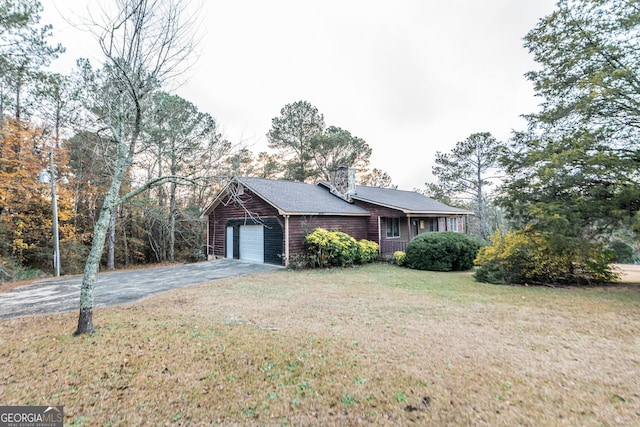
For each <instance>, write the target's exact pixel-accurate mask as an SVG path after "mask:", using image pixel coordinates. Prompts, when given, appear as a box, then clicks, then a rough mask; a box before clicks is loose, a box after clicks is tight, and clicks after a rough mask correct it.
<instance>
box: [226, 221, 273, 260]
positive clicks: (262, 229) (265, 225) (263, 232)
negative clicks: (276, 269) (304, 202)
mask: <svg viewBox="0 0 640 427" xmlns="http://www.w3.org/2000/svg"><path fill="white" fill-rule="evenodd" d="M225 245H226V248H225V254H226V257H227V258H236V259H241V260H245V261H253V262H263V263H267V264H277V265H280V264H282V258H281V254H282V226H281V225H280V223H279V222H278V220H277V219H275V218H266V219H265V220H263V222H262V224H247V223H246V221H245V220H230V221H228V223H227V227H226V238H225Z"/></svg>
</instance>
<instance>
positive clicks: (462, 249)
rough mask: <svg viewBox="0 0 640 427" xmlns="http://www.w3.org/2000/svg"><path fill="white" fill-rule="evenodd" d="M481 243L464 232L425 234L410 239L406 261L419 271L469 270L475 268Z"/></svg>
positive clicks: (410, 266) (408, 265)
mask: <svg viewBox="0 0 640 427" xmlns="http://www.w3.org/2000/svg"><path fill="white" fill-rule="evenodd" d="M480 246H481V242H480V240H478V239H476V238H475V237H471V236H468V235H466V234H462V233H455V232H453V231H443V232H436V233H424V234H420V235H418V236H416V237H415V238H414V239H413V240H411V241H410V242H409V244H408V245H407V251H406V255H405V260H404V262H405V265H406V266H407V267H409V268H415V269H417V270H431V271H465V270H469V269H471V268H472V267H473V260H474V259H475V258H476V255H477V254H478V249H480Z"/></svg>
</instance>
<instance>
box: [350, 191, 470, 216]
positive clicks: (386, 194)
mask: <svg viewBox="0 0 640 427" xmlns="http://www.w3.org/2000/svg"><path fill="white" fill-rule="evenodd" d="M351 198H352V199H354V200H361V201H363V202H370V203H374V204H376V205H381V206H387V207H390V208H394V209H398V210H401V211H403V212H405V213H413V214H418V213H424V214H429V213H447V214H470V213H471V212H469V211H467V210H465V209H460V208H454V207H452V206H447V205H445V204H444V203H440V202H438V201H437V200H433V199H432V198H430V197H427V196H424V195H422V194H420V193H418V192H415V191H405V190H395V189H392V188H380V187H367V186H363V185H356V194H353V195H352V196H351Z"/></svg>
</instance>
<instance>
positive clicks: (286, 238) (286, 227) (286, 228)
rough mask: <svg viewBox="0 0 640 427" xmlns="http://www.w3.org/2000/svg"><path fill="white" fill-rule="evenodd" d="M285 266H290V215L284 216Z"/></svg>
mask: <svg viewBox="0 0 640 427" xmlns="http://www.w3.org/2000/svg"><path fill="white" fill-rule="evenodd" d="M284 266H285V267H288V266H289V215H285V216H284Z"/></svg>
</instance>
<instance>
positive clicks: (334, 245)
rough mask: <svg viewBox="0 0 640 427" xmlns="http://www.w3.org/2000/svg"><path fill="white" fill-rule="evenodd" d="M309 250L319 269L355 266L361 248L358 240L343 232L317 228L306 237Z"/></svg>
mask: <svg viewBox="0 0 640 427" xmlns="http://www.w3.org/2000/svg"><path fill="white" fill-rule="evenodd" d="M305 240H306V242H307V250H308V252H309V256H310V258H311V260H312V262H313V264H314V265H316V266H318V267H329V266H339V267H344V266H346V265H350V264H353V263H354V262H356V261H357V260H358V256H359V252H360V246H359V245H358V242H356V239H354V238H353V237H351V236H349V235H348V234H346V233H343V232H341V231H327V230H325V229H324V228H316V229H315V230H313V231H312V232H311V233H309V234H307V236H306V237H305Z"/></svg>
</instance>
